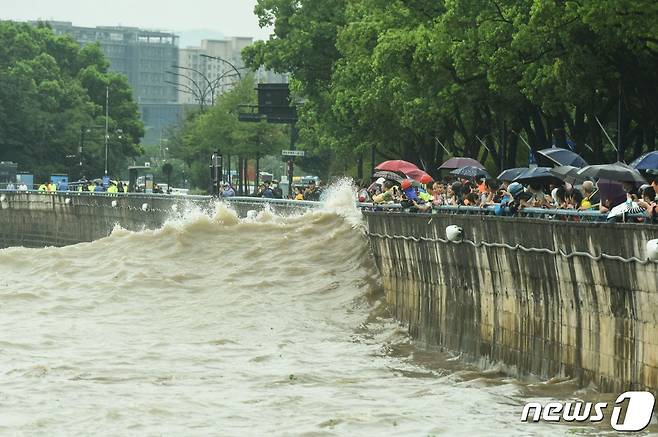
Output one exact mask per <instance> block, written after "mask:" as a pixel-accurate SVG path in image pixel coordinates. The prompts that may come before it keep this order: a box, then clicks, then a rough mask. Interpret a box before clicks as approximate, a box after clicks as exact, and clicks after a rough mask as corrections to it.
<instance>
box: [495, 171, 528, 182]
mask: <svg viewBox="0 0 658 437" xmlns="http://www.w3.org/2000/svg"><path fill="white" fill-rule="evenodd" d="M527 169H528V167H516V168H508V169H507V170H504V171H503V172H502V173H501V174H499V175H498V177H497V178H496V179H498V180H499V181H506V182H511V181H513V180H514V179H516V177H517V176H518V175H520V174H521V173H523V172H524V171H526V170H527Z"/></svg>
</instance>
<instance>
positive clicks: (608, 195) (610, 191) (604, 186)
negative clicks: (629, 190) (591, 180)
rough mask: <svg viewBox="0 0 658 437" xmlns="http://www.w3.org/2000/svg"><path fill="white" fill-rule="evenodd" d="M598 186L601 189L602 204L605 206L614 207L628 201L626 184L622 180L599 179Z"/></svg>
mask: <svg viewBox="0 0 658 437" xmlns="http://www.w3.org/2000/svg"><path fill="white" fill-rule="evenodd" d="M596 186H597V187H598V189H599V196H600V197H601V204H602V205H603V206H606V207H608V208H612V207H613V206H615V205H619V204H620V203H623V202H625V201H626V191H624V185H623V184H621V183H620V182H616V181H612V180H610V179H599V181H598V183H597V184H596Z"/></svg>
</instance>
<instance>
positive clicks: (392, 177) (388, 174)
mask: <svg viewBox="0 0 658 437" xmlns="http://www.w3.org/2000/svg"><path fill="white" fill-rule="evenodd" d="M372 177H373V178H374V179H379V178H384V179H388V180H389V181H394V182H397V183H400V182H402V180H403V179H405V178H404V177H403V176H401V175H399V174H397V173H395V172H393V171H387V170H380V171H376V172H375V174H373V175H372Z"/></svg>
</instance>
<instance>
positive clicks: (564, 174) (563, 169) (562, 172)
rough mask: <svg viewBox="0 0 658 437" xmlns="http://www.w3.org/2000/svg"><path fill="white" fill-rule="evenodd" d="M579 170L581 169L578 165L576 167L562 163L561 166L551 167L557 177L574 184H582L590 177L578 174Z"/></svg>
mask: <svg viewBox="0 0 658 437" xmlns="http://www.w3.org/2000/svg"><path fill="white" fill-rule="evenodd" d="M578 170H580V169H579V168H578V167H574V166H572V165H561V166H559V167H554V168H552V169H550V172H551V174H553V175H554V176H555V177H557V178H559V179H561V180H563V181H564V182H568V183H570V184H572V185H581V184H582V183H583V182H585V181H586V180H588V178H587V177H584V176H580V175H579V174H578Z"/></svg>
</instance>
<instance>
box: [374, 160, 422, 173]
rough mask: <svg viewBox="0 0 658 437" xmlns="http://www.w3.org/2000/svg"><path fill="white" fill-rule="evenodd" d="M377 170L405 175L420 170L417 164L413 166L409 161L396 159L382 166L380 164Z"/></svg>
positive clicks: (385, 162)
mask: <svg viewBox="0 0 658 437" xmlns="http://www.w3.org/2000/svg"><path fill="white" fill-rule="evenodd" d="M375 169H376V170H388V171H397V172H400V173H404V174H407V172H409V171H412V170H420V169H419V168H418V166H417V165H416V164H412V163H411V162H409V161H403V160H401V159H396V160H394V161H384V162H382V163H381V164H378V165H377V167H375ZM421 171H422V170H421Z"/></svg>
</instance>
